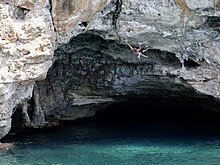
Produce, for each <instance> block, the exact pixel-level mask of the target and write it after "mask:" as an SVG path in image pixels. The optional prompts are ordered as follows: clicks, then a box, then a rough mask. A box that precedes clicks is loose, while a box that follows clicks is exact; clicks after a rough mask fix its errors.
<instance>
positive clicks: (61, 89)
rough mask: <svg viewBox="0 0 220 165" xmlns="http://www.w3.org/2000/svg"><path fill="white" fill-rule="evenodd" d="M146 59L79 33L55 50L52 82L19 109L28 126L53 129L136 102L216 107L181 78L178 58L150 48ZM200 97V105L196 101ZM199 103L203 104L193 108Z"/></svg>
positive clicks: (49, 78) (39, 84)
mask: <svg viewBox="0 0 220 165" xmlns="http://www.w3.org/2000/svg"><path fill="white" fill-rule="evenodd" d="M145 55H146V56H148V58H143V57H141V58H138V57H137V56H136V55H135V54H134V53H133V52H132V51H131V50H130V49H129V47H128V46H127V45H126V44H123V43H119V42H116V41H112V40H105V39H103V38H102V37H100V36H98V35H94V34H81V35H78V36H77V37H75V38H73V39H72V40H71V41H70V42H69V43H68V44H65V45H63V46H61V47H59V48H58V49H57V50H56V52H55V61H54V64H53V66H52V67H51V68H50V70H49V72H48V75H47V78H46V79H45V80H43V81H40V82H37V83H36V85H35V89H34V93H33V98H32V100H30V101H29V102H27V104H23V106H21V107H20V112H21V111H22V116H23V121H25V125H26V126H28V127H34V128H41V127H44V126H47V127H50V126H54V125H57V124H58V123H59V121H60V120H76V119H79V118H85V117H93V116H95V115H96V112H97V111H99V110H102V109H105V108H106V107H108V106H109V105H112V104H114V103H120V102H126V101H128V104H129V103H130V102H131V100H133V99H136V100H137V99H138V100H142V101H141V102H142V103H143V102H145V103H143V105H144V106H148V105H149V108H148V109H146V110H147V111H150V107H151V109H155V108H152V107H153V106H151V105H157V104H158V105H165V104H164V101H165V100H170V101H168V102H166V105H168V107H175V108H178V109H181V110H183V111H184V108H185V109H188V110H192V109H200V108H201V107H202V108H203V109H208V108H209V107H211V109H212V110H216V109H217V107H216V105H214V104H213V105H211V106H209V105H210V100H209V103H208V104H206V103H205V100H206V99H207V96H204V95H202V94H200V93H198V92H195V91H194V89H193V88H192V87H191V86H190V85H189V84H188V83H187V81H185V80H184V79H183V78H181V76H179V73H180V71H181V68H182V65H181V63H180V62H179V59H178V58H176V56H175V54H172V53H167V52H162V51H158V50H148V51H147V52H146V53H145ZM184 65H185V67H186V68H187V70H190V69H195V68H197V67H199V64H197V63H196V62H194V61H192V60H188V61H185V63H184ZM150 98H157V99H153V100H151V99H150ZM195 98H197V99H196V100H197V101H192V100H193V99H195ZM198 98H199V99H201V100H202V101H198ZM150 100H151V101H150ZM155 100H156V101H155ZM153 102H154V104H152V103H153ZM189 102H190V103H189ZM202 103H204V104H202ZM124 104H126V103H124ZM124 104H121V105H124ZM169 104H170V105H169ZM194 104H195V105H198V106H193V107H192V105H194ZM28 105H29V106H28ZM30 105H31V106H30ZM185 105H186V106H185ZM207 105H208V107H207ZM135 106H137V107H138V105H137V104H136V105H135ZM156 107H158V106H156ZM162 107H163V106H160V108H157V109H161V108H162ZM183 107H184V108H183ZM198 107H199V108H198ZM114 109H117V108H114ZM133 109H134V106H133ZM168 109H169V108H168ZM120 113H125V112H124V111H121V112H120ZM127 113H128V112H127ZM144 113H145V112H144ZM150 113H151V112H150ZM155 113H159V112H156V111H155ZM171 113H172V112H171ZM17 114H18V113H17ZM132 114H133V113H132ZM114 115H117V114H114ZM118 115H119V116H120V114H119V113H118ZM125 115H126V114H125ZM132 116H133V115H132ZM143 116H144V115H143ZM16 118H18V115H17V117H16Z"/></svg>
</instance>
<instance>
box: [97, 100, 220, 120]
mask: <svg viewBox="0 0 220 165" xmlns="http://www.w3.org/2000/svg"><path fill="white" fill-rule="evenodd" d="M218 108H219V105H218V103H217V102H216V101H215V100H214V99H213V98H209V97H198V98H195V97H194V98H189V97H186V98H183V97H171V98H167V97H140V98H139V97H135V98H130V99H128V100H127V101H125V102H117V103H113V104H112V105H110V106H108V107H107V108H106V109H103V110H100V111H98V112H97V113H96V118H97V119H98V120H101V121H105V122H113V123H114V122H115V123H124V122H126V123H127V122H130V123H137V122H153V123H160V122H183V123H187V122H196V121H219V122H220V113H219V112H217V110H218Z"/></svg>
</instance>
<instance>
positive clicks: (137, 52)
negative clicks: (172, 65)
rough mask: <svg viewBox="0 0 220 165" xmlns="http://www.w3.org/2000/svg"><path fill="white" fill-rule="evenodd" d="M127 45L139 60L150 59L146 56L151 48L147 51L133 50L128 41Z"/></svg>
mask: <svg viewBox="0 0 220 165" xmlns="http://www.w3.org/2000/svg"><path fill="white" fill-rule="evenodd" d="M126 44H127V45H128V46H129V48H130V49H131V50H132V51H133V53H134V54H135V55H137V57H138V58H141V57H144V58H148V56H146V55H144V53H145V52H146V51H148V49H149V48H150V46H148V47H147V49H145V50H142V49H141V48H133V47H132V46H131V45H130V44H129V43H128V42H127V41H126Z"/></svg>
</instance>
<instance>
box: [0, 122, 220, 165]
mask: <svg viewBox="0 0 220 165" xmlns="http://www.w3.org/2000/svg"><path fill="white" fill-rule="evenodd" d="M218 125H220V122H210V121H208V122H207V121H196V122H190V123H184V122H183V123H182V122H161V123H142V122H140V123H129V124H126V123H108V122H105V123H104V122H92V121H90V122H87V123H84V124H82V123H81V124H80V123H78V124H74V125H68V126H65V127H60V128H59V129H58V128H57V129H53V130H50V131H49V132H48V131H44V132H38V133H33V134H26V135H22V136H19V137H16V138H15V139H16V141H15V142H14V147H13V148H12V149H11V150H8V151H6V150H2V151H0V164H1V165H7V164H13V165H25V164H27V165H29V164H38V165H47V164H48V165H51V164H54V165H62V164H67V165H68V164H70V165H148V164H149V165H186V164H187V165H188V164H189V165H197V164H198V165H203V164H204V165H215V164H216V165H219V164H220V126H218ZM12 139H13V136H12ZM15 139H14V140H15Z"/></svg>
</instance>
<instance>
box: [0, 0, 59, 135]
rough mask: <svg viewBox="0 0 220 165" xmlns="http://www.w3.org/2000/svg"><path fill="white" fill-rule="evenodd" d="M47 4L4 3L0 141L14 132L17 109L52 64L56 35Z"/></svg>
mask: <svg viewBox="0 0 220 165" xmlns="http://www.w3.org/2000/svg"><path fill="white" fill-rule="evenodd" d="M47 5H48V3H46V2H41V3H40V4H36V2H35V1H27V0H24V1H3V2H2V1H1V2H0V66H1V67H0V73H1V74H0V138H1V137H3V136H4V135H5V134H6V133H8V131H9V130H10V125H11V115H12V113H13V108H14V107H15V106H16V105H17V104H19V103H21V102H22V101H25V100H27V99H30V98H31V96H32V91H33V86H34V82H35V81H38V80H42V79H44V78H45V77H46V75H47V70H48V68H49V67H50V66H51V65H52V59H53V53H54V48H55V33H54V30H53V24H52V19H51V14H50V12H49V9H48V7H47Z"/></svg>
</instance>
